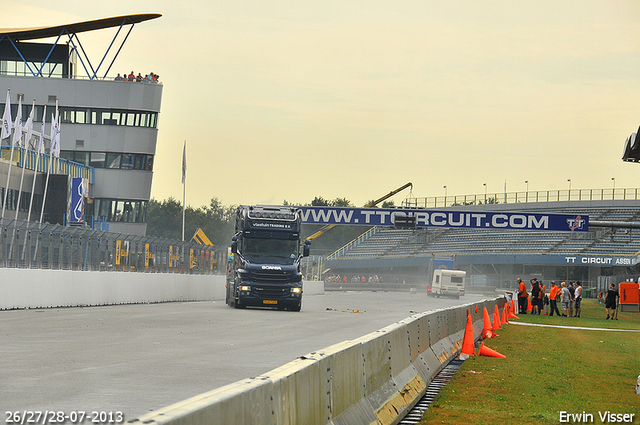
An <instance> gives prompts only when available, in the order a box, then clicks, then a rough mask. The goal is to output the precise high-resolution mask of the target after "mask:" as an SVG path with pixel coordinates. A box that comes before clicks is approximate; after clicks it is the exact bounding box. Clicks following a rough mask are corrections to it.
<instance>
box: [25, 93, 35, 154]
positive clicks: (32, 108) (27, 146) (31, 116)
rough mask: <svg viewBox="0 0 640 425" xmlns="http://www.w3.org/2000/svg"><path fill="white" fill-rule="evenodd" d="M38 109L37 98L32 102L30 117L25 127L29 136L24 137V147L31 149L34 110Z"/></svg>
mask: <svg viewBox="0 0 640 425" xmlns="http://www.w3.org/2000/svg"><path fill="white" fill-rule="evenodd" d="M34 109H36V100H35V99H33V103H32V104H31V112H29V118H27V122H25V124H24V128H25V130H26V131H27V137H26V138H25V139H24V147H25V148H27V149H29V142H31V136H33V110H34Z"/></svg>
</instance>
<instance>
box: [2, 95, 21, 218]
mask: <svg viewBox="0 0 640 425" xmlns="http://www.w3.org/2000/svg"><path fill="white" fill-rule="evenodd" d="M20 99H21V98H20ZM10 102H11V90H9V89H7V101H6V103H5V108H4V109H5V114H4V116H3V120H4V122H3V123H2V127H3V128H2V136H3V137H9V144H10V145H11V153H10V154H9V155H10V156H9V172H8V173H7V185H6V186H5V188H4V200H3V201H2V215H0V221H4V211H5V209H6V207H7V198H8V195H9V183H10V180H11V166H12V165H13V151H14V142H13V141H12V140H11V103H10ZM18 103H19V105H20V101H19V100H18ZM20 109H21V106H18V114H20ZM7 110H8V111H9V112H8V115H7ZM17 118H18V117H17V116H16V122H17ZM7 121H8V123H7ZM7 126H8V128H9V130H8V134H9V135H8V136H7ZM20 136H22V134H21V135H20ZM14 138H15V137H14Z"/></svg>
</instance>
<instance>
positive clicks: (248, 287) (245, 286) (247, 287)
mask: <svg viewBox="0 0 640 425" xmlns="http://www.w3.org/2000/svg"><path fill="white" fill-rule="evenodd" d="M240 290H241V291H247V292H250V291H251V286H247V285H243V286H241V287H240Z"/></svg>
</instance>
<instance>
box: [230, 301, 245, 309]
mask: <svg viewBox="0 0 640 425" xmlns="http://www.w3.org/2000/svg"><path fill="white" fill-rule="evenodd" d="M233 306H234V307H235V308H237V309H241V308H245V307H246V305H244V304H240V302H239V301H236V300H234V301H233Z"/></svg>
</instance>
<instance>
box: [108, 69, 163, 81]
mask: <svg viewBox="0 0 640 425" xmlns="http://www.w3.org/2000/svg"><path fill="white" fill-rule="evenodd" d="M159 79H160V76H159V75H158V74H154V73H153V72H151V73H149V74H147V75H146V76H144V77H143V76H142V74H140V73H139V72H138V75H135V74H134V73H133V71H131V72H130V73H129V74H128V75H127V73H126V72H125V73H124V74H123V75H120V73H118V75H117V76H116V78H115V81H129V82H137V83H157V82H158V80H159Z"/></svg>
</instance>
